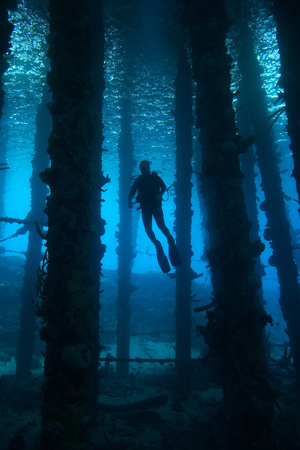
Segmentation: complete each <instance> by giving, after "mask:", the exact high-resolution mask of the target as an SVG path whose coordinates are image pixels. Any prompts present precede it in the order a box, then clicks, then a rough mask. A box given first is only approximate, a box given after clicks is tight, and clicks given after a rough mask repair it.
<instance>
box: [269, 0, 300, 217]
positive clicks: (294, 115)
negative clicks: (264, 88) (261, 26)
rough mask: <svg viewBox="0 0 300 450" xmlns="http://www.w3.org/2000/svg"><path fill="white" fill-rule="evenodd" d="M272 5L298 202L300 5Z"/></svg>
mask: <svg viewBox="0 0 300 450" xmlns="http://www.w3.org/2000/svg"><path fill="white" fill-rule="evenodd" d="M272 3H273V8H272V9H273V14H274V18H275V21H276V25H277V41H278V46H279V52H280V61H281V67H280V72H281V77H280V79H279V81H278V84H279V86H280V87H281V88H283V90H284V93H283V95H282V99H283V100H284V102H285V106H286V115H287V120H288V123H287V132H288V135H289V136H290V139H291V143H290V149H291V150H292V154H293V158H294V170H293V176H294V177H295V180H296V187H297V191H298V196H299V199H300V84H299V79H300V65H299V53H300V33H299V15H300V3H299V2H297V1H295V0H286V1H282V0H273V2H272ZM299 211H300V209H299Z"/></svg>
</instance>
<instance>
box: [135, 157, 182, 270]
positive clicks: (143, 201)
mask: <svg viewBox="0 0 300 450" xmlns="http://www.w3.org/2000/svg"><path fill="white" fill-rule="evenodd" d="M139 168H140V171H141V175H139V176H138V177H137V178H136V179H135V180H134V182H133V185H132V187H131V189H130V192H129V195H128V206H129V208H133V201H132V199H133V197H134V195H135V193H136V192H137V193H138V195H137V198H136V203H140V207H139V208H138V209H141V210H142V220H143V224H144V227H145V231H146V233H147V235H148V237H149V238H150V240H151V241H152V242H153V244H154V245H155V248H156V254H157V260H158V263H159V266H160V268H161V270H162V271H163V272H164V273H168V272H169V271H170V270H171V268H170V265H169V262H168V259H167V257H166V255H165V253H164V251H163V248H162V245H161V243H160V242H159V240H157V239H156V237H155V234H154V232H153V230H152V217H154V219H155V222H156V224H157V226H158V228H159V229H160V230H161V231H162V233H163V234H164V235H165V236H166V238H167V239H168V243H169V257H170V260H171V263H172V265H173V266H179V265H180V264H181V259H180V255H179V253H178V250H177V247H176V245H175V241H174V238H173V237H172V235H171V233H170V231H169V230H168V228H167V227H166V224H165V220H164V214H163V210H162V206H161V204H162V196H163V194H164V192H165V191H166V189H167V188H166V185H165V183H164V182H163V180H162V179H161V178H160V177H159V176H158V175H157V172H155V171H154V172H150V162H149V161H145V160H144V161H142V162H141V163H140V166H139Z"/></svg>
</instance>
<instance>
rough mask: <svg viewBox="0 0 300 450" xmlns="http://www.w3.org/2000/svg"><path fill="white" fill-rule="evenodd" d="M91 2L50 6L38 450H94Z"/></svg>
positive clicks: (60, 0) (61, 1) (59, 0)
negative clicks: (42, 371)
mask: <svg viewBox="0 0 300 450" xmlns="http://www.w3.org/2000/svg"><path fill="white" fill-rule="evenodd" d="M88 3H89V2H88V0H73V1H72V2H71V4H70V2H69V0H50V4H49V12H50V34H49V37H48V42H49V50H48V56H49V58H50V65H51V71H50V73H49V74H48V84H49V86H50V89H51V92H52V103H51V104H50V112H51V114H52V119H53V128H52V132H51V134H50V137H49V147H48V152H49V155H50V159H51V167H50V168H49V169H45V170H44V172H42V173H41V178H42V180H43V181H44V182H46V183H47V184H48V185H49V187H50V196H49V197H48V198H47V206H46V213H47V216H48V226H49V228H48V231H47V235H46V239H47V241H46V246H47V254H46V257H47V260H48V261H47V266H46V270H45V272H46V273H43V274H42V277H41V283H40V287H41V303H40V307H39V310H38V313H39V315H40V316H41V317H42V319H43V321H44V326H43V328H42V329H41V338H42V339H43V340H45V341H46V355H45V382H44V387H43V392H44V402H43V405H42V430H41V449H43V450H48V449H49V450H50V449H51V450H53V449H54V448H55V449H58V450H59V449H64V450H68V449H69V450H71V449H72V450H73V449H76V450H80V449H82V450H83V449H84V450H85V449H87V448H89V447H90V426H91V420H90V419H91V417H90V415H91V402H92V399H91V397H92V372H93V358H92V352H93V339H92V331H91V292H90V291H91V276H90V255H91V251H90V241H91V234H92V233H93V227H91V160H92V152H91V146H90V142H91V135H92V123H91V118H90V106H91V97H92V88H91V79H90V73H91V26H90V20H89V16H88Z"/></svg>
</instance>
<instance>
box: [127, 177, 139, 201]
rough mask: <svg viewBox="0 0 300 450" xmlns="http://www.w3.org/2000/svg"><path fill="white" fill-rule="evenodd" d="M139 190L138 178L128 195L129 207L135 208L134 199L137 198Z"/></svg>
mask: <svg viewBox="0 0 300 450" xmlns="http://www.w3.org/2000/svg"><path fill="white" fill-rule="evenodd" d="M137 188H138V178H137V179H136V180H134V182H133V185H132V186H131V189H130V192H129V194H128V206H129V208H133V202H132V199H133V197H134V196H135V193H136V191H137Z"/></svg>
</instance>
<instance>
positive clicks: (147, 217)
mask: <svg viewBox="0 0 300 450" xmlns="http://www.w3.org/2000/svg"><path fill="white" fill-rule="evenodd" d="M142 220H143V224H144V228H145V231H146V233H147V235H148V237H149V239H150V240H151V241H152V242H153V243H154V245H155V244H156V242H157V239H156V237H155V234H154V232H153V230H152V211H151V209H149V208H142Z"/></svg>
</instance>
